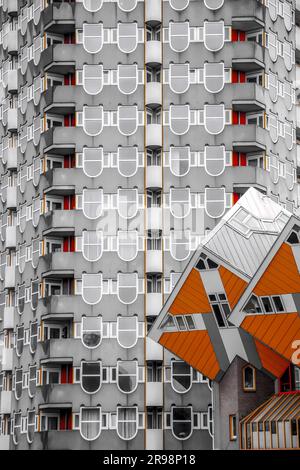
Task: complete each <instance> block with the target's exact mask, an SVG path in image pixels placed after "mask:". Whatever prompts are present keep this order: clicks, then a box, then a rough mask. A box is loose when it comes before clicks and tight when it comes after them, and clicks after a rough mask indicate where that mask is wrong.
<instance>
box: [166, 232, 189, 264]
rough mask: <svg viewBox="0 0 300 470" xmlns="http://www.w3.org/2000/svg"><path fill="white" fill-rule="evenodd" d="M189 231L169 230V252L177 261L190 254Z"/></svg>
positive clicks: (184, 258)
mask: <svg viewBox="0 0 300 470" xmlns="http://www.w3.org/2000/svg"><path fill="white" fill-rule="evenodd" d="M190 252H191V246H190V233H189V232H187V231H186V232H182V231H180V232H179V231H175V230H171V231H170V253H171V256H172V257H173V258H174V259H175V260H177V261H184V260H186V259H187V258H188V257H189V256H190Z"/></svg>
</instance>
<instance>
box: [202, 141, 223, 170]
mask: <svg viewBox="0 0 300 470" xmlns="http://www.w3.org/2000/svg"><path fill="white" fill-rule="evenodd" d="M225 162H226V149H225V147H224V145H219V146H214V145H210V146H208V145H206V146H205V147H204V166H205V170H206V172H207V173H208V174H209V175H211V176H219V175H221V174H222V173H223V172H224V170H225Z"/></svg>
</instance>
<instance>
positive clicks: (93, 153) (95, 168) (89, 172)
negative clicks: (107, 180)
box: [82, 147, 103, 178]
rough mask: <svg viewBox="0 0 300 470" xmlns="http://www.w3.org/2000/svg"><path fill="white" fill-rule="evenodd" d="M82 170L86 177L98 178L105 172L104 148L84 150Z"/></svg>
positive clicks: (86, 148)
mask: <svg viewBox="0 0 300 470" xmlns="http://www.w3.org/2000/svg"><path fill="white" fill-rule="evenodd" d="M82 168H83V172H84V174H85V175H86V176H88V177H90V178H97V177H98V176H100V175H101V173H102V171H103V148H102V147H98V148H88V147H84V148H83V150H82Z"/></svg>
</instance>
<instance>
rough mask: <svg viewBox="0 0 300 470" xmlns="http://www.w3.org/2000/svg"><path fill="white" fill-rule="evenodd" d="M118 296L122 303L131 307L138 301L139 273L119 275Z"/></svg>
mask: <svg viewBox="0 0 300 470" xmlns="http://www.w3.org/2000/svg"><path fill="white" fill-rule="evenodd" d="M117 295H118V299H119V301H120V302H122V303H123V304H126V305H130V304H132V303H133V302H135V301H136V299H137V296H138V275H137V273H118V274H117Z"/></svg>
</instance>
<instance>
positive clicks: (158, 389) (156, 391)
mask: <svg viewBox="0 0 300 470" xmlns="http://www.w3.org/2000/svg"><path fill="white" fill-rule="evenodd" d="M163 397H164V386H163V383H162V382H147V383H146V406H163V401H164V398H163Z"/></svg>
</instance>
